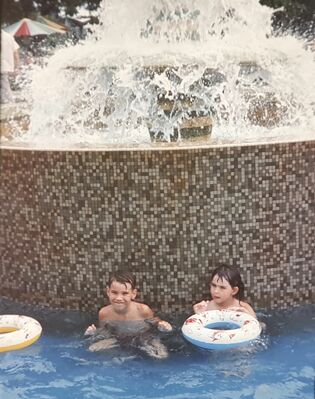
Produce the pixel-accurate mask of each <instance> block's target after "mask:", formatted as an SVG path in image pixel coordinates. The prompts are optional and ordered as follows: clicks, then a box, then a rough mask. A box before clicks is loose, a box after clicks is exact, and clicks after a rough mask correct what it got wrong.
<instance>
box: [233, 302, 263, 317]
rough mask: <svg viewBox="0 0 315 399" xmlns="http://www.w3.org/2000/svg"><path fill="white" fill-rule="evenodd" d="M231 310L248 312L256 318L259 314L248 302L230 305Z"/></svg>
mask: <svg viewBox="0 0 315 399" xmlns="http://www.w3.org/2000/svg"><path fill="white" fill-rule="evenodd" d="M229 310H235V311H240V312H245V313H248V314H250V315H251V316H253V317H255V319H257V316H256V313H255V311H254V309H253V308H252V307H251V306H250V305H249V304H248V303H246V302H240V306H233V307H230V308H229Z"/></svg>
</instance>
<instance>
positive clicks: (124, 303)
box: [106, 281, 137, 312]
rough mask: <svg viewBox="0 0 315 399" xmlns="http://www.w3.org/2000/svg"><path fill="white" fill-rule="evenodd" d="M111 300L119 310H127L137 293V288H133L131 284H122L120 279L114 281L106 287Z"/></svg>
mask: <svg viewBox="0 0 315 399" xmlns="http://www.w3.org/2000/svg"><path fill="white" fill-rule="evenodd" d="M106 293H107V296H108V299H109V302H110V303H111V305H112V306H113V308H114V309H115V310H116V311H117V312H122V311H125V310H127V308H128V306H129V305H130V303H131V301H133V300H134V299H135V297H136V295H137V290H136V289H134V290H133V289H132V287H131V284H129V283H126V284H122V283H119V282H118V281H113V282H112V284H111V286H110V287H108V288H107V289H106Z"/></svg>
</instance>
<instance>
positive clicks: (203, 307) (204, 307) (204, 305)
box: [193, 301, 209, 313]
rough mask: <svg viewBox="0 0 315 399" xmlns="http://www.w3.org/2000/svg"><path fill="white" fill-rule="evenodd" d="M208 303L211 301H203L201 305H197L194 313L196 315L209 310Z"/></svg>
mask: <svg viewBox="0 0 315 399" xmlns="http://www.w3.org/2000/svg"><path fill="white" fill-rule="evenodd" d="M208 302H209V301H201V302H199V303H196V305H194V306H193V309H194V312H195V313H202V312H205V311H206V310H207V309H208Z"/></svg>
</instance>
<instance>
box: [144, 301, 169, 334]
mask: <svg viewBox="0 0 315 399" xmlns="http://www.w3.org/2000/svg"><path fill="white" fill-rule="evenodd" d="M142 317H143V318H144V319H149V320H150V322H153V323H154V324H156V326H157V328H158V330H159V331H163V332H166V331H172V330H173V327H172V326H171V325H170V323H168V322H167V321H165V320H161V319H160V318H159V317H157V316H154V314H153V311H152V309H151V308H149V306H147V305H144V304H142Z"/></svg>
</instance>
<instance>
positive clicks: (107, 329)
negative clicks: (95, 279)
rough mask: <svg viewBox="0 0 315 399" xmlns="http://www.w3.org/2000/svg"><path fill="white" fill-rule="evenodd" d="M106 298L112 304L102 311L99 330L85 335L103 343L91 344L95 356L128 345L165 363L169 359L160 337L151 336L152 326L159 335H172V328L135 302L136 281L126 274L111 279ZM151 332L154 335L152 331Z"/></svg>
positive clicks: (89, 329) (121, 272) (91, 330)
mask: <svg viewBox="0 0 315 399" xmlns="http://www.w3.org/2000/svg"><path fill="white" fill-rule="evenodd" d="M106 294H107V296H108V299H109V302H110V304H109V305H108V306H104V307H103V308H101V310H100V311H99V314H98V316H99V325H100V329H96V327H95V326H94V325H92V326H89V327H88V328H87V330H86V332H85V334H86V335H91V334H96V333H97V335H98V336H102V338H103V339H102V340H101V341H98V342H96V343H94V344H92V345H91V346H90V347H89V349H90V350H91V351H93V352H96V351H100V350H105V349H110V348H114V347H116V346H118V345H122V346H123V345H127V346H131V347H136V348H139V349H140V350H142V351H144V352H145V353H147V354H148V355H150V356H152V357H155V358H159V359H163V358H166V357H167V356H168V353H167V349H166V347H165V346H164V345H163V344H162V343H161V341H160V339H159V337H157V336H154V334H152V325H155V326H156V327H157V328H158V330H160V331H171V330H172V326H171V325H170V324H169V323H168V322H166V321H163V320H161V319H159V318H158V317H154V315H153V312H152V310H151V309H150V307H149V306H147V305H145V304H143V303H139V302H136V301H135V298H136V296H137V289H136V280H135V277H134V276H133V275H132V274H131V273H129V272H126V271H118V272H116V273H114V274H112V275H111V277H110V279H109V281H108V284H107V288H106ZM150 330H151V331H150Z"/></svg>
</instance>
